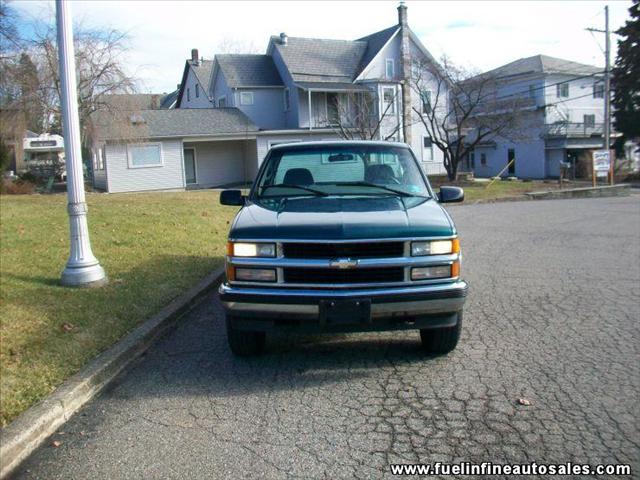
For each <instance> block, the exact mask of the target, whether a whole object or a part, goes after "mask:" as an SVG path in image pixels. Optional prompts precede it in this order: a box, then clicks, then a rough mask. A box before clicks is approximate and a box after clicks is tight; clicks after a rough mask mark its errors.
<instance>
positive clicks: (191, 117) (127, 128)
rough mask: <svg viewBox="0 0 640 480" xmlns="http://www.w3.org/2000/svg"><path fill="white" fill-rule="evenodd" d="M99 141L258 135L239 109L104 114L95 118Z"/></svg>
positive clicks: (185, 109)
mask: <svg viewBox="0 0 640 480" xmlns="http://www.w3.org/2000/svg"><path fill="white" fill-rule="evenodd" d="M92 123H93V126H94V128H95V131H96V133H97V136H98V138H100V139H103V140H133V139H152V138H167V137H194V136H206V135H211V136H215V135H224V134H227V135H228V134H245V133H255V132H257V131H258V127H256V125H255V124H254V123H253V122H252V121H251V120H249V118H248V117H247V116H246V115H245V114H244V113H242V112H241V111H240V110H238V109H237V108H177V109H170V110H140V111H137V112H132V111H124V110H118V111H101V112H96V113H95V114H94V115H92Z"/></svg>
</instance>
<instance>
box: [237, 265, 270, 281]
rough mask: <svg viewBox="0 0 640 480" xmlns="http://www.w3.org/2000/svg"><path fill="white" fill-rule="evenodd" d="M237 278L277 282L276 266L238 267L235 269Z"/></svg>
mask: <svg viewBox="0 0 640 480" xmlns="http://www.w3.org/2000/svg"><path fill="white" fill-rule="evenodd" d="M235 274H236V278H235V279H236V280H242V281H245V282H275V281H276V270H275V269H274V268H238V267H236V269H235Z"/></svg>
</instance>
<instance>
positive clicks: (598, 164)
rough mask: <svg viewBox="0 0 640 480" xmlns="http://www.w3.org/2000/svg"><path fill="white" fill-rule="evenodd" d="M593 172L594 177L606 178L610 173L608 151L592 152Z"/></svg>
mask: <svg viewBox="0 0 640 480" xmlns="http://www.w3.org/2000/svg"><path fill="white" fill-rule="evenodd" d="M593 171H594V173H595V176H596V177H607V176H608V175H609V172H610V171H611V155H610V152H609V150H595V151H594V152H593Z"/></svg>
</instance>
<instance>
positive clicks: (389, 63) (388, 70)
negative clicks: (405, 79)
mask: <svg viewBox="0 0 640 480" xmlns="http://www.w3.org/2000/svg"><path fill="white" fill-rule="evenodd" d="M393 67H394V65H393V58H387V59H386V60H385V62H384V73H385V76H386V77H387V78H393V77H394V75H395V72H394V68H393Z"/></svg>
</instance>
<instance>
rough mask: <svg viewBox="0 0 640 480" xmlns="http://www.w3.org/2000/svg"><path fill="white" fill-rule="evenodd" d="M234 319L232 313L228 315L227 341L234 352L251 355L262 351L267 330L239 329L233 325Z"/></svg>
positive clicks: (241, 355)
mask: <svg viewBox="0 0 640 480" xmlns="http://www.w3.org/2000/svg"><path fill="white" fill-rule="evenodd" d="M233 319H234V317H233V316H231V315H227V316H226V323H227V341H228V342H229V348H230V349H231V351H232V352H233V354H234V355H238V356H240V357H249V356H252V355H258V354H259V353H262V351H263V350H264V344H265V340H266V334H265V332H251V331H245V330H238V329H237V328H235V327H234V326H233Z"/></svg>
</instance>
